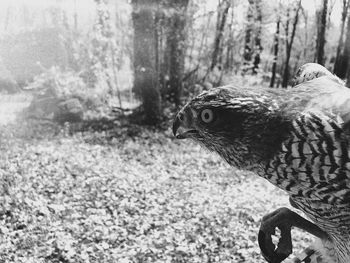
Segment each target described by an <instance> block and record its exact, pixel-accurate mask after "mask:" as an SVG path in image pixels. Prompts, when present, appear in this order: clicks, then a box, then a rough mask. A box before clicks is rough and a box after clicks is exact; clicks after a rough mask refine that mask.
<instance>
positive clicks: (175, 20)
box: [165, 0, 189, 105]
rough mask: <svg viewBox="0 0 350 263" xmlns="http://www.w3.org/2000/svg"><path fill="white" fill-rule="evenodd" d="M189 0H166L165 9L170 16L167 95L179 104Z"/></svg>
mask: <svg viewBox="0 0 350 263" xmlns="http://www.w3.org/2000/svg"><path fill="white" fill-rule="evenodd" d="M188 2H189V0H172V1H168V2H167V4H166V5H167V9H168V11H169V13H170V14H171V16H170V17H169V21H168V30H167V31H168V34H167V39H166V50H165V60H168V61H167V62H165V64H166V65H167V66H168V67H167V68H166V71H167V72H166V74H167V75H168V76H169V81H168V85H167V92H166V93H167V96H168V99H169V100H170V101H173V102H175V104H176V105H180V99H181V94H182V89H183V85H182V78H183V74H184V69H185V59H184V58H185V35H186V32H185V27H186V10H187V6H188Z"/></svg>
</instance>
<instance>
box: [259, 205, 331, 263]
mask: <svg viewBox="0 0 350 263" xmlns="http://www.w3.org/2000/svg"><path fill="white" fill-rule="evenodd" d="M293 226H295V227H298V228H300V229H303V230H305V231H307V232H309V233H310V234H312V235H314V236H316V237H318V238H320V239H321V240H324V239H328V235H327V233H325V232H324V231H323V230H322V229H320V228H319V227H318V226H317V225H315V224H314V223H312V222H310V221H308V220H306V219H305V218H303V217H301V216H300V215H298V214H297V213H295V212H293V211H291V210H290V209H288V208H285V207H283V208H279V209H277V210H276V211H274V212H272V213H270V214H268V215H266V216H264V217H263V219H262V221H261V225H260V230H259V236H258V242H259V246H260V249H261V253H262V255H263V256H264V258H265V259H266V260H267V261H268V262H270V263H280V262H282V261H283V260H285V259H286V258H287V257H288V256H289V255H290V254H291V253H292V247H293V246H292V237H291V229H292V227H293ZM276 227H278V228H279V229H280V230H281V238H280V240H279V242H278V245H277V248H276V247H275V245H274V244H273V243H272V238H271V236H272V235H274V234H275V229H276Z"/></svg>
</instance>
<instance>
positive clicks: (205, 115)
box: [204, 112, 210, 120]
mask: <svg viewBox="0 0 350 263" xmlns="http://www.w3.org/2000/svg"><path fill="white" fill-rule="evenodd" d="M209 118H210V115H209V113H207V112H206V113H204V119H205V120H207V119H209Z"/></svg>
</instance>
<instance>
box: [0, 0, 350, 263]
mask: <svg viewBox="0 0 350 263" xmlns="http://www.w3.org/2000/svg"><path fill="white" fill-rule="evenodd" d="M349 3H350V2H349V0H302V1H301V0H289V1H288V0H269V1H267V0H207V1H203V0H201V1H199V0H132V1H130V0H31V1H26V0H1V2H0V148H1V153H0V185H1V187H0V233H1V234H0V262H121V263H125V262H264V261H263V259H262V257H261V256H260V251H259V249H258V244H257V241H256V238H257V229H258V227H259V223H260V219H261V217H262V216H263V215H264V214H266V213H267V212H269V211H272V210H273V209H275V208H277V207H279V206H281V205H283V206H288V198H287V196H285V195H284V193H281V192H280V191H278V190H276V189H275V188H274V187H272V186H269V185H268V184H266V183H265V182H264V180H262V179H260V178H257V176H255V175H252V174H250V173H247V172H243V171H238V170H235V169H233V168H231V167H228V165H226V164H225V163H224V162H223V161H221V160H220V159H219V158H218V157H217V156H215V155H213V154H210V153H208V152H206V151H203V150H202V149H201V148H199V147H198V146H197V145H194V144H192V143H191V142H185V143H184V142H178V141H175V140H174V139H173V136H172V134H171V131H170V126H171V122H172V118H173V116H174V114H175V113H176V111H177V110H178V109H179V108H180V107H181V105H183V104H184V103H185V102H186V101H188V100H189V99H190V98H192V97H193V96H195V95H197V94H199V93H200V92H202V91H204V90H207V89H209V88H211V87H215V86H218V85H223V84H227V83H234V84H235V85H237V86H239V87H241V88H242V89H244V88H245V87H247V86H255V87H256V88H257V89H258V88H260V87H263V86H265V87H271V88H279V89H283V88H286V87H288V86H290V81H291V79H292V77H293V75H294V74H295V72H296V70H297V69H298V67H299V66H301V65H302V64H304V63H307V62H316V63H319V64H321V65H324V66H325V67H326V68H327V69H328V70H330V71H331V72H333V73H334V74H336V75H337V76H338V77H339V78H341V79H343V80H344V81H345V82H346V83H347V85H349V84H350V64H349V61H350V60H349V56H350V19H349V16H350V14H349ZM293 238H294V241H295V242H294V244H295V245H296V250H298V249H299V250H300V249H301V248H303V247H306V246H307V244H308V243H309V242H310V239H309V237H307V236H306V235H305V234H303V233H295V234H294V235H293Z"/></svg>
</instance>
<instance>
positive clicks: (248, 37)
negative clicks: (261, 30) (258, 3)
mask: <svg viewBox="0 0 350 263" xmlns="http://www.w3.org/2000/svg"><path fill="white" fill-rule="evenodd" d="M248 2H249V7H248V11H247V28H246V30H245V37H244V51H243V72H246V71H248V69H249V68H251V62H252V57H253V45H252V35H253V23H254V21H253V20H254V12H253V5H254V0H248Z"/></svg>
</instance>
